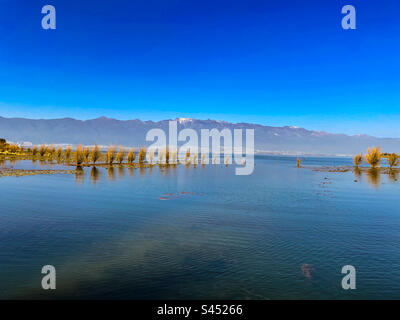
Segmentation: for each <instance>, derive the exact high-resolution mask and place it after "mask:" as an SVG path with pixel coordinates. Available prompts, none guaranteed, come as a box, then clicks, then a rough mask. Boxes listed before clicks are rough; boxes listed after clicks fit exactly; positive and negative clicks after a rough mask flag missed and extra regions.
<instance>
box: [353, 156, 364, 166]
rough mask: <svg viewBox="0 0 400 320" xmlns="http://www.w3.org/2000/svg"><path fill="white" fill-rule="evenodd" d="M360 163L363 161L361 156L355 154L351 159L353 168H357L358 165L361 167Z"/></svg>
mask: <svg viewBox="0 0 400 320" xmlns="http://www.w3.org/2000/svg"><path fill="white" fill-rule="evenodd" d="M362 161H363V156H362V154H357V155H355V156H354V158H353V163H354V166H356V167H358V166H359V165H361V163H362Z"/></svg>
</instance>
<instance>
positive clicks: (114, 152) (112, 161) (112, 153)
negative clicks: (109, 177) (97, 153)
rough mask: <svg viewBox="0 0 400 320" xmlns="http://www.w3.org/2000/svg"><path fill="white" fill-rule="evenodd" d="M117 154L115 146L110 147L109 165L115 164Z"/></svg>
mask: <svg viewBox="0 0 400 320" xmlns="http://www.w3.org/2000/svg"><path fill="white" fill-rule="evenodd" d="M116 152H117V149H116V147H115V146H110V147H108V150H107V163H108V164H113V163H114V160H115V154H116Z"/></svg>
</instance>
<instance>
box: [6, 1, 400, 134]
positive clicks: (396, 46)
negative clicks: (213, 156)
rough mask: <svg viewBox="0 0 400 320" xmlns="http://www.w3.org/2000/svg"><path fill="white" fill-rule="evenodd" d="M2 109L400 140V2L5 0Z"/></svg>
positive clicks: (9, 114) (37, 115)
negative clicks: (345, 21) (353, 24)
mask: <svg viewBox="0 0 400 320" xmlns="http://www.w3.org/2000/svg"><path fill="white" fill-rule="evenodd" d="M45 4H52V5H54V6H55V7H56V10H57V29H56V30H43V29H42V28H41V19H42V17H43V14H42V13H41V8H42V6H43V5H45ZM345 4H352V5H354V6H355V8H356V10H357V30H343V29H342V28H341V18H342V16H343V15H342V14H341V8H342V6H343V5H345ZM0 115H1V116H5V117H14V116H21V117H29V118H59V117H74V118H79V119H88V118H95V117H99V116H102V115H104V116H108V117H114V118H119V119H132V118H140V119H143V120H148V119H151V120H160V119H168V118H175V117H194V118H213V119H219V120H226V121H233V122H241V121H246V122H255V123H261V124H266V125H277V126H280V125H295V126H302V127H305V128H308V129H316V130H324V131H329V132H344V133H349V134H357V133H367V134H371V135H376V136H392V137H394V136H396V137H400V126H399V124H400V1H398V0H373V1H372V0H346V1H339V0H318V1H316V0H307V1H306V0H297V1H296V0H285V1H283V0H272V1H271V0H263V1H255V0H242V1H235V0H230V1H225V0H211V1H209V0H179V1H178V0H162V1H161V0H129V1H128V0H126V1H123V0H114V1H100V0H98V1H94V0H85V1H82V0H81V1H78V0H63V1H60V0H45V1H37V0H26V1H22V0H0Z"/></svg>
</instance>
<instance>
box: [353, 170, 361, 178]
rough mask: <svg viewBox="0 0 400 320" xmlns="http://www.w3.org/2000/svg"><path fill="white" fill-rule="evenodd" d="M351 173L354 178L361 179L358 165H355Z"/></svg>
mask: <svg viewBox="0 0 400 320" xmlns="http://www.w3.org/2000/svg"><path fill="white" fill-rule="evenodd" d="M353 173H354V177H355V178H356V179H361V170H360V168H359V167H355V168H354V170H353Z"/></svg>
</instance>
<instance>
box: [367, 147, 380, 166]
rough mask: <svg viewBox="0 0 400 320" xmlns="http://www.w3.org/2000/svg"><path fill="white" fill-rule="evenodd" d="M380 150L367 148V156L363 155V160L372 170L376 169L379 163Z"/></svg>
mask: <svg viewBox="0 0 400 320" xmlns="http://www.w3.org/2000/svg"><path fill="white" fill-rule="evenodd" d="M381 157H382V154H381V149H380V148H379V147H376V148H368V151H367V154H366V155H365V160H366V161H367V162H368V164H369V165H370V166H371V167H372V168H376V167H378V166H379V163H380V161H381Z"/></svg>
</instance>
